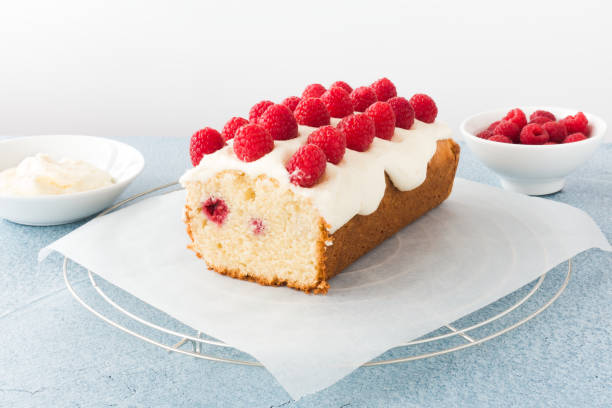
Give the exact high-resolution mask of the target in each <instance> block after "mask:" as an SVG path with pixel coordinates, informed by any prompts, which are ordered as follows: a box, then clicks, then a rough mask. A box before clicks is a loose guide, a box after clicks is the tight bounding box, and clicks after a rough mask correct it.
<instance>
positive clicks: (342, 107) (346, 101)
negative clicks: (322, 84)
mask: <svg viewBox="0 0 612 408" xmlns="http://www.w3.org/2000/svg"><path fill="white" fill-rule="evenodd" d="M321 100H322V101H323V103H324V104H325V106H326V107H327V110H328V111H329V115H330V116H331V117H332V118H343V117H345V116H348V115H350V114H351V113H353V102H351V97H350V96H349V94H348V93H347V92H346V91H345V90H344V89H342V88H340V87H338V86H333V87H331V88H329V90H327V91H326V92H325V93H324V94H323V95H321Z"/></svg>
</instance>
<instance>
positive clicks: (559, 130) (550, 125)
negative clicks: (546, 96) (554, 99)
mask: <svg viewBox="0 0 612 408" xmlns="http://www.w3.org/2000/svg"><path fill="white" fill-rule="evenodd" d="M542 129H544V130H545V131H547V132H548V136H549V137H550V141H551V142H555V143H563V141H564V140H565V137H566V136H567V129H565V126H564V125H563V123H561V122H546V123H544V124H543V125H542Z"/></svg>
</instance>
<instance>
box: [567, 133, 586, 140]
mask: <svg viewBox="0 0 612 408" xmlns="http://www.w3.org/2000/svg"><path fill="white" fill-rule="evenodd" d="M581 140H587V137H586V136H585V135H584V133H580V132H576V133H572V134H571V135H569V136H568V137H566V138H565V140H564V141H563V143H572V142H579V141H581Z"/></svg>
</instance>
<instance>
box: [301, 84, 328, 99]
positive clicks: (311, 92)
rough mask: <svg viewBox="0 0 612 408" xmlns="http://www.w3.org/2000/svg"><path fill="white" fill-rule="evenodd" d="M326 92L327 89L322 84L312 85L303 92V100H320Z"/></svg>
mask: <svg viewBox="0 0 612 408" xmlns="http://www.w3.org/2000/svg"><path fill="white" fill-rule="evenodd" d="M325 91H326V89H325V87H324V86H323V85H321V84H310V85H308V86H307V87H306V89H304V92H302V98H304V99H305V98H320V97H321V95H323V94H324V93H325Z"/></svg>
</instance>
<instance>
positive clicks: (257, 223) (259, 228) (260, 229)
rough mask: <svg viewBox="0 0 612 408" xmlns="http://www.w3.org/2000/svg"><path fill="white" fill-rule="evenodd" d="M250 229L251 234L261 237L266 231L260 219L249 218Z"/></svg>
mask: <svg viewBox="0 0 612 408" xmlns="http://www.w3.org/2000/svg"><path fill="white" fill-rule="evenodd" d="M250 224H251V228H252V230H253V234H255V235H261V234H263V233H264V232H265V231H266V226H265V224H264V223H263V221H262V220H261V218H251V222H250Z"/></svg>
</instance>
